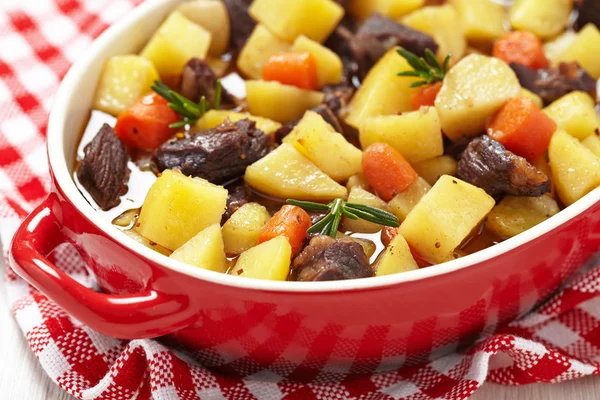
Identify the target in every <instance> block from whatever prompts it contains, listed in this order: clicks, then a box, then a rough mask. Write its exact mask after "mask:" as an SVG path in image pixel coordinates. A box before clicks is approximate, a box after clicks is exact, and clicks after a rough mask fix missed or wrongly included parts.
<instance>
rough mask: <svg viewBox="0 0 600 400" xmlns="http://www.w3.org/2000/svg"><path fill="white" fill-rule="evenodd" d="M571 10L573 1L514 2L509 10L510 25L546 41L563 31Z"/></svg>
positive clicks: (533, 0)
mask: <svg viewBox="0 0 600 400" xmlns="http://www.w3.org/2000/svg"><path fill="white" fill-rule="evenodd" d="M572 10H573V0H516V1H515V3H514V4H513V5H512V7H511V8H510V24H511V25H512V27H513V28H514V29H517V30H521V31H529V32H531V33H533V34H535V35H536V36H537V37H539V38H541V39H548V38H551V37H554V36H556V35H558V34H559V33H561V32H562V31H564V30H565V28H566V27H567V25H568V24H569V15H571V11H572Z"/></svg>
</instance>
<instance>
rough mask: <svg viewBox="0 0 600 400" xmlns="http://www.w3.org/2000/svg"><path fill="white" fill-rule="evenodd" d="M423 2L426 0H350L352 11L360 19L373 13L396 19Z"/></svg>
mask: <svg viewBox="0 0 600 400" xmlns="http://www.w3.org/2000/svg"><path fill="white" fill-rule="evenodd" d="M423 4H425V0H350V13H351V14H352V15H354V16H355V17H356V18H358V19H366V18H368V17H370V16H371V14H373V13H379V14H381V15H385V16H386V17H390V18H393V19H396V18H399V17H402V16H403V15H406V14H408V13H410V12H412V11H414V10H416V9H418V8H420V7H422V6H423Z"/></svg>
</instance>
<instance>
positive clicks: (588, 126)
mask: <svg viewBox="0 0 600 400" xmlns="http://www.w3.org/2000/svg"><path fill="white" fill-rule="evenodd" d="M594 106H595V102H594V99H592V97H591V96H590V95H589V94H587V93H584V92H579V91H577V92H571V93H569V94H566V95H564V96H563V97H561V98H560V99H558V100H556V101H555V102H554V103H552V104H550V105H549V106H548V107H546V108H545V109H544V112H545V113H546V114H547V115H548V116H549V117H550V118H552V119H553V120H554V122H556V124H557V125H558V126H559V127H560V128H562V129H564V130H565V131H567V133H568V134H569V135H571V136H573V137H576V138H577V139H579V140H582V139H585V138H586V137H588V136H591V135H593V134H595V133H596V131H597V130H598V129H600V118H598V115H597V114H596V109H595V108H594Z"/></svg>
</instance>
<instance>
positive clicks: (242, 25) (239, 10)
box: [223, 0, 256, 53]
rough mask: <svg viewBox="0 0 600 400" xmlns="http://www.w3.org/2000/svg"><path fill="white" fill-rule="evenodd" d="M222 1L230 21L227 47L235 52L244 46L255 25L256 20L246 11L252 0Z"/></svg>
mask: <svg viewBox="0 0 600 400" xmlns="http://www.w3.org/2000/svg"><path fill="white" fill-rule="evenodd" d="M223 3H225V7H226V8H227V12H228V13H229V20H230V21H231V39H230V43H229V47H230V48H231V50H233V52H234V53H237V52H238V51H240V50H241V49H242V47H244V44H245V43H246V40H248V38H249V37H250V34H251V33H252V30H253V29H254V26H255V25H256V22H255V21H254V20H253V19H252V17H251V16H250V14H249V13H248V8H250V4H252V0H223Z"/></svg>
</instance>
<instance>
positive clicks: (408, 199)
mask: <svg viewBox="0 0 600 400" xmlns="http://www.w3.org/2000/svg"><path fill="white" fill-rule="evenodd" d="M430 190H431V185H430V184H429V183H427V181H426V180H425V179H423V178H421V177H418V178H417V180H416V181H415V182H414V183H413V184H412V185H410V186H409V187H408V189H406V190H405V191H404V192H402V193H398V194H397V195H396V197H394V198H393V199H392V200H390V202H389V203H388V207H389V210H390V212H391V213H392V214H394V215H395V216H396V217H398V219H399V220H400V221H404V220H405V219H406V217H407V216H408V214H410V212H411V211H412V209H413V208H415V206H416V205H417V204H418V203H419V201H421V199H422V198H423V197H424V196H425V195H426V194H427V192H429V191H430Z"/></svg>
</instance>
